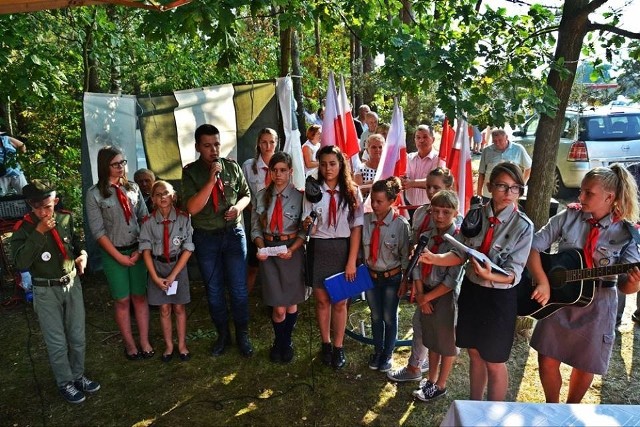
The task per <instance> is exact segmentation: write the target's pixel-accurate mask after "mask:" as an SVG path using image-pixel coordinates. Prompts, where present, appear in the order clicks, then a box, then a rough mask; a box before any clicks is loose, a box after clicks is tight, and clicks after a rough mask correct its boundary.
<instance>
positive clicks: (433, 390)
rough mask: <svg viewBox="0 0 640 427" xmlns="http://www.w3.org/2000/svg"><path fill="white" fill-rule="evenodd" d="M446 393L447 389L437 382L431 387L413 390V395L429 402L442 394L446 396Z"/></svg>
mask: <svg viewBox="0 0 640 427" xmlns="http://www.w3.org/2000/svg"><path fill="white" fill-rule="evenodd" d="M445 394H447V389H446V388H439V387H438V386H437V385H436V384H432V386H431V387H423V388H421V389H420V390H415V391H414V392H413V396H414V397H416V398H418V399H420V400H422V401H423V402H429V401H431V400H434V399H437V398H438V397H440V396H444V395H445Z"/></svg>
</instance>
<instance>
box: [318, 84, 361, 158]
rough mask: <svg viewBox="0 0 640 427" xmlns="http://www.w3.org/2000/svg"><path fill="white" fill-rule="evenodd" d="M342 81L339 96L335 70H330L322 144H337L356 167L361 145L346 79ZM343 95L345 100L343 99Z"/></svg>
mask: <svg viewBox="0 0 640 427" xmlns="http://www.w3.org/2000/svg"><path fill="white" fill-rule="evenodd" d="M341 83H342V85H341V87H340V97H338V92H337V90H336V84H335V80H334V77H333V72H332V71H331V72H329V85H328V87H327V97H326V101H325V102H326V104H325V110H324V118H323V119H322V139H321V140H320V146H322V147H324V146H326V145H336V146H337V147H338V148H340V150H341V151H342V152H343V153H344V154H345V156H346V157H347V158H349V159H351V164H352V167H356V166H358V165H359V164H360V158H359V157H358V154H359V152H360V145H359V141H358V134H357V133H356V127H355V124H354V123H353V117H352V116H351V107H350V106H349V102H348V101H347V93H346V91H345V89H344V81H343V80H341ZM343 96H344V100H342V97H343ZM354 156H355V157H354Z"/></svg>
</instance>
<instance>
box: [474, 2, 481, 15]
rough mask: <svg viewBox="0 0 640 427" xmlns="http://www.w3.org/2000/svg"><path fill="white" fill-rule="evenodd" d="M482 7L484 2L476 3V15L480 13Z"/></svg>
mask: <svg viewBox="0 0 640 427" xmlns="http://www.w3.org/2000/svg"><path fill="white" fill-rule="evenodd" d="M480 6H482V0H478V1H476V7H475V10H476V13H480Z"/></svg>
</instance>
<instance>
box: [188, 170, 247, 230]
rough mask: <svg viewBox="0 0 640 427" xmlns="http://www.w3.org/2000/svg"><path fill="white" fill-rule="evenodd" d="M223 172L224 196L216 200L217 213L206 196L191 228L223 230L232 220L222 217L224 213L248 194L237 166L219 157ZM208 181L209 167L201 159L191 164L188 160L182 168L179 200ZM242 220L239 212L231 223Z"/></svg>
mask: <svg viewBox="0 0 640 427" xmlns="http://www.w3.org/2000/svg"><path fill="white" fill-rule="evenodd" d="M220 164H221V165H222V172H221V173H220V178H221V179H222V182H223V184H224V196H225V197H224V198H220V199H219V200H218V212H214V211H213V201H212V200H211V197H209V201H207V204H206V205H205V206H204V208H202V210H201V211H200V212H198V213H197V214H195V215H192V216H191V225H192V226H193V228H199V229H201V230H208V231H217V230H223V229H224V228H225V227H227V226H229V225H230V224H232V223H231V221H226V220H225V219H224V213H225V212H226V211H227V209H229V208H230V207H231V206H232V205H235V204H236V203H237V201H238V200H240V199H242V198H243V197H245V196H246V197H249V198H250V197H251V191H250V190H249V185H248V184H247V181H246V179H245V177H244V174H243V173H242V169H241V168H240V165H238V164H237V163H236V162H234V161H232V160H228V159H223V158H221V159H220ZM208 180H209V166H207V164H206V163H205V162H204V161H203V160H202V159H198V160H196V161H195V162H193V163H189V164H188V165H187V166H185V167H184V169H182V200H184V203H185V204H186V202H187V201H188V200H189V199H190V198H191V197H193V196H194V195H195V194H196V193H197V192H198V191H199V190H200V189H201V188H202V187H204V185H205V184H206V182H207V181H208ZM241 223H242V215H238V217H237V218H236V219H235V221H234V222H233V224H234V225H239V224H241Z"/></svg>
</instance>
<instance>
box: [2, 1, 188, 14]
mask: <svg viewBox="0 0 640 427" xmlns="http://www.w3.org/2000/svg"><path fill="white" fill-rule="evenodd" d="M153 3H154V4H147V3H145V2H143V1H140V0H16V1H12V0H0V14H9V13H26V12H37V11H40V10H46V9H63V8H67V7H78V6H93V5H104V4H116V5H120V6H125V7H135V8H138V9H146V10H154V11H157V12H164V11H167V10H171V9H175V8H177V7H180V6H183V5H185V4H188V3H191V0H175V1H172V2H171V3H167V4H159V3H157V2H153Z"/></svg>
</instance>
